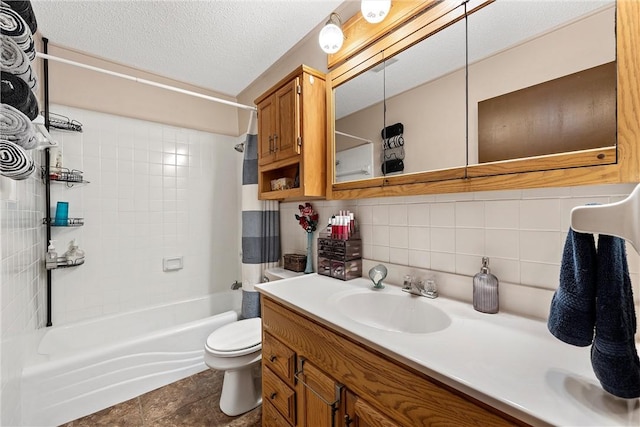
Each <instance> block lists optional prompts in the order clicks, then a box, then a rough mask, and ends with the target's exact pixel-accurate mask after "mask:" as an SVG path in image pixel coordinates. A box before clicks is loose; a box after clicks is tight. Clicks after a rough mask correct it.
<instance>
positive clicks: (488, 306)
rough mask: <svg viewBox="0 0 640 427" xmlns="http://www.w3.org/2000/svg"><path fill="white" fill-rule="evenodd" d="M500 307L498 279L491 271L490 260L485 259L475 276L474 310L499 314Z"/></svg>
mask: <svg viewBox="0 0 640 427" xmlns="http://www.w3.org/2000/svg"><path fill="white" fill-rule="evenodd" d="M498 306H499V303H498V278H497V277H496V276H494V275H493V274H491V271H490V270H489V258H487V257H483V258H482V268H480V272H479V273H478V274H476V275H475V276H473V308H475V309H476V310H478V311H481V312H483V313H497V312H498Z"/></svg>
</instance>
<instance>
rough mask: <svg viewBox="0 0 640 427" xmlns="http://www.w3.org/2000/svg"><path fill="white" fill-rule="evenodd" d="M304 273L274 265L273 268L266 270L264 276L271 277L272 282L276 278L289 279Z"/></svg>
mask: <svg viewBox="0 0 640 427" xmlns="http://www.w3.org/2000/svg"><path fill="white" fill-rule="evenodd" d="M303 274H304V273H303V272H296V271H291V270H286V269H284V268H282V267H273V268H268V269H267V270H266V271H265V272H264V277H266V278H267V279H269V281H270V282H273V281H274V280H281V279H288V278H291V277H296V276H301V275H303Z"/></svg>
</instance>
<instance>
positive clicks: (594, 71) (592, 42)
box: [468, 0, 616, 165]
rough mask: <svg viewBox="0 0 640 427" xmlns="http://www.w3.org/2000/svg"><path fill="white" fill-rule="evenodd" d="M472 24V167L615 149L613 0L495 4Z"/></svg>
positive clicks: (476, 17) (470, 124)
mask: <svg viewBox="0 0 640 427" xmlns="http://www.w3.org/2000/svg"><path fill="white" fill-rule="evenodd" d="M468 19H469V20H468V23H469V164H470V165H472V164H478V163H485V162H493V161H500V160H509V159H518V158H525V157H531V156H539V155H548V154H556V153H561V152H569V151H576V150H585V149H591V148H601V147H610V146H615V144H616V66H615V62H614V61H615V59H616V41H615V1H614V0H605V1H602V0H598V1H592V0H589V1H571V2H568V1H565V0H532V1H497V2H495V3H493V4H491V5H490V6H488V7H486V8H484V9H482V10H480V11H478V12H477V13H474V14H472V15H471V16H469V18H468Z"/></svg>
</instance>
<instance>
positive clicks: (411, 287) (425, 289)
mask: <svg viewBox="0 0 640 427" xmlns="http://www.w3.org/2000/svg"><path fill="white" fill-rule="evenodd" d="M402 290H403V291H404V292H407V293H410V294H411V295H418V296H421V297H427V298H437V297H438V289H437V287H436V282H435V280H433V279H427V281H426V282H425V281H424V280H416V279H415V278H414V277H412V276H410V275H408V274H407V275H406V276H404V282H403V284H402Z"/></svg>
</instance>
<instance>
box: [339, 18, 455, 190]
mask: <svg viewBox="0 0 640 427" xmlns="http://www.w3.org/2000/svg"><path fill="white" fill-rule="evenodd" d="M460 7H463V6H460ZM465 34H466V29H465V23H464V20H461V21H459V22H457V23H454V24H452V25H451V26H449V27H447V28H444V29H443V30H441V31H439V32H438V33H436V34H434V35H432V36H431V37H429V38H427V39H425V40H423V41H421V42H419V43H417V44H415V45H414V46H412V47H410V48H408V49H406V50H404V51H402V52H401V53H399V54H398V55H395V56H393V57H391V58H387V59H386V60H385V61H384V63H382V64H380V65H378V66H376V67H374V68H372V69H370V70H368V71H367V72H365V73H362V74H360V75H358V76H356V77H355V78H353V79H352V80H350V81H348V82H346V83H344V84H342V85H340V86H338V87H337V88H335V92H334V99H335V115H336V120H335V130H336V161H337V166H336V177H335V180H334V182H344V181H353V180H361V179H366V178H370V177H379V176H382V175H385V174H384V173H383V163H384V162H385V160H386V161H387V163H386V165H387V166H389V165H391V167H390V168H389V169H387V174H386V175H396V174H401V173H413V172H425V171H432V170H438V169H446V168H453V167H464V166H465V165H466V117H465V111H466V99H465V83H466V81H465V48H466V39H465ZM385 105H386V112H385ZM383 118H384V119H383ZM398 123H401V124H402V134H401V135H398V134H397V132H396V133H395V134H388V135H387V136H389V137H391V138H388V140H387V141H385V140H384V138H383V135H382V133H383V132H382V131H383V129H384V128H385V127H386V126H390V127H393V125H396V124H398ZM395 129H397V127H396V128H395ZM344 134H350V135H354V136H356V137H359V138H364V139H366V140H369V141H371V142H372V144H369V146H366V147H364V146H360V147H358V148H357V149H354V150H352V151H348V150H350V149H351V148H352V147H355V146H358V145H360V144H362V143H363V141H362V140H357V139H355V138H350V137H346V136H344ZM400 136H401V138H400ZM385 146H386V147H387V149H386V150H385ZM360 156H363V157H360ZM345 157H346V158H348V159H354V160H353V161H350V162H349V163H348V164H347V163H346V162H345V161H344V160H343V159H344V158H345ZM371 158H372V159H373V164H372V165H371V175H366V174H365V173H358V174H356V173H353V174H352V173H349V174H348V175H346V176H345V173H346V172H358V171H361V170H362V169H361V165H364V164H368V162H370V159H371ZM367 171H368V170H367ZM389 171H392V172H389Z"/></svg>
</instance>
